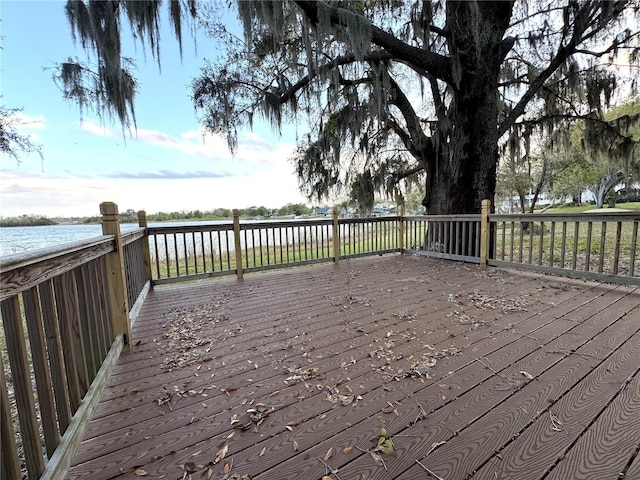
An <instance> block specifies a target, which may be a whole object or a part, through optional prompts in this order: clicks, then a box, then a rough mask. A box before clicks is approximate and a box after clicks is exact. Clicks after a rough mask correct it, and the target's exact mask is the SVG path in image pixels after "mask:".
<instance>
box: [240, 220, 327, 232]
mask: <svg viewBox="0 0 640 480" xmlns="http://www.w3.org/2000/svg"><path fill="white" fill-rule="evenodd" d="M332 223H333V220H332V219H331V218H318V219H303V220H302V219H301V220H267V221H262V222H253V221H252V222H241V223H240V230H249V229H253V228H285V227H310V226H314V225H331V224H332Z"/></svg>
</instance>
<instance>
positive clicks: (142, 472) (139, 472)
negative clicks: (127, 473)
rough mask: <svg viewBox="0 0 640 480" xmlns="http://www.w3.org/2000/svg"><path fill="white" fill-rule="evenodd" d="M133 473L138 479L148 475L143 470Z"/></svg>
mask: <svg viewBox="0 0 640 480" xmlns="http://www.w3.org/2000/svg"><path fill="white" fill-rule="evenodd" d="M134 473H135V474H136V475H137V476H139V477H144V476H145V475H149V474H148V473H147V472H146V471H145V470H136V471H135V472H134Z"/></svg>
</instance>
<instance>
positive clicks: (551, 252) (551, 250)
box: [549, 220, 556, 267]
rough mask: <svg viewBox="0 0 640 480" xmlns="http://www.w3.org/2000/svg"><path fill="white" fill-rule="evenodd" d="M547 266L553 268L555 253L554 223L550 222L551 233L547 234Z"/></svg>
mask: <svg viewBox="0 0 640 480" xmlns="http://www.w3.org/2000/svg"><path fill="white" fill-rule="evenodd" d="M549 235H550V238H549V266H550V267H553V255H554V253H555V239H556V238H555V237H556V222H555V221H553V220H552V221H551V231H550V232H549Z"/></svg>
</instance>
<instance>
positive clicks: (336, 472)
mask: <svg viewBox="0 0 640 480" xmlns="http://www.w3.org/2000/svg"><path fill="white" fill-rule="evenodd" d="M316 458H317V459H318V461H319V462H320V463H322V464H323V465H324V466H325V467H326V468H327V470H328V471H329V472H330V473H331V474H332V475H333V476H334V477H336V480H340V477H339V476H338V469H337V468H336V469H333V468H331V467H330V466H329V465H328V464H327V462H325V461H324V460H322V459H321V458H320V457H316Z"/></svg>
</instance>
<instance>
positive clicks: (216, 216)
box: [83, 203, 313, 223]
mask: <svg viewBox="0 0 640 480" xmlns="http://www.w3.org/2000/svg"><path fill="white" fill-rule="evenodd" d="M312 211H313V209H312V208H311V207H308V206H307V205H305V204H303V203H288V204H286V205H284V206H282V207H280V208H267V207H265V206H259V207H257V206H251V207H248V208H240V209H238V212H239V214H240V216H241V217H245V218H269V217H280V216H289V215H310V214H311V213H312ZM232 216H233V210H231V209H229V208H215V209H213V210H182V211H179V212H157V213H147V221H148V222H171V221H185V220H195V221H199V220H202V221H204V220H225V219H230V218H232ZM120 222H121V223H137V222H138V213H137V212H136V211H135V210H133V209H131V208H130V209H128V210H125V211H123V212H120ZM83 223H100V217H99V216H94V217H87V218H85V219H84V221H83Z"/></svg>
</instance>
